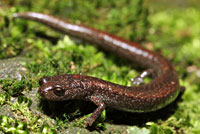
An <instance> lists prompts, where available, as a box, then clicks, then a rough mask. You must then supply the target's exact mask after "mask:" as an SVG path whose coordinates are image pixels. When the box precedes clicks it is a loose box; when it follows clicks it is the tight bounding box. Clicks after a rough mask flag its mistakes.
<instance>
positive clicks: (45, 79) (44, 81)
mask: <svg viewBox="0 0 200 134" xmlns="http://www.w3.org/2000/svg"><path fill="white" fill-rule="evenodd" d="M47 81H48V78H47V77H42V78H40V80H39V84H40V86H42V85H43V84H44V83H47Z"/></svg>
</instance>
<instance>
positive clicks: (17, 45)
mask: <svg viewBox="0 0 200 134" xmlns="http://www.w3.org/2000/svg"><path fill="white" fill-rule="evenodd" d="M55 3H56V4H55ZM151 4H153V3H148V4H146V7H144V6H143V2H142V1H141V0H137V1H134V2H133V1H131V0H118V1H114V0H112V1H107V0H101V1H100V0H95V1H89V0H87V1H83V0H76V1H73V0H52V1H48V0H44V1H41V0H32V1H31V0H30V1H26V0H18V1H14V0H8V1H4V2H2V1H1V2H0V30H1V32H0V58H1V59H6V58H10V57H15V56H19V55H20V56H22V57H26V58H27V59H29V62H23V65H24V66H25V67H26V68H27V70H28V73H27V74H25V76H24V77H23V78H22V79H21V81H16V80H12V79H6V80H5V79H1V80H0V83H1V86H0V88H1V89H2V90H3V91H2V92H1V94H0V106H1V107H4V106H9V107H10V108H11V109H12V114H13V115H14V116H12V117H8V116H5V115H3V114H2V115H1V116H0V123H1V126H0V130H1V131H3V132H10V133H28V132H31V133H55V132H63V131H64V130H65V129H66V128H71V127H77V126H78V127H84V125H83V121H84V119H85V118H86V117H87V116H89V113H91V112H92V110H89V111H90V112H89V113H88V111H86V112H85V111H84V110H82V109H84V106H87V105H88V103H87V104H85V103H83V102H72V104H73V105H76V106H74V108H72V111H73V110H74V111H73V112H71V113H69V114H60V116H55V118H54V119H55V120H54V121H53V123H52V122H49V121H48V120H49V119H51V117H50V116H47V119H46V117H45V119H44V117H43V116H42V115H41V114H38V113H35V112H33V110H31V109H30V106H31V105H32V102H33V101H35V100H32V99H30V98H29V97H27V96H26V95H23V92H24V91H25V92H28V91H30V90H31V89H32V90H36V89H37V88H38V87H39V85H38V80H39V78H41V77H42V76H52V75H56V74H65V73H77V74H80V73H81V74H84V75H90V76H94V77H98V78H102V79H104V80H108V81H111V82H115V83H119V84H123V85H130V81H129V79H130V78H132V77H134V76H136V75H137V74H138V73H139V72H138V71H136V70H134V69H133V68H132V67H134V65H131V64H129V62H128V61H126V60H123V59H119V58H118V57H116V56H115V55H114V54H111V53H109V52H104V51H102V50H101V49H98V48H96V47H94V46H93V45H92V44H91V43H88V42H83V41H80V40H77V39H75V40H72V39H70V38H69V37H68V36H66V35H62V34H60V33H57V32H55V31H53V30H52V29H50V28H47V27H45V26H44V25H41V24H38V23H35V22H30V21H25V20H21V19H17V20H13V19H12V14H13V13H15V12H23V11H30V10H31V11H36V12H43V13H48V14H53V15H56V16H57V17H60V18H64V19H66V18H68V19H69V20H70V21H71V22H73V23H76V24H80V23H81V24H82V23H83V24H85V25H90V26H91V27H95V28H98V29H101V30H104V31H107V32H110V33H113V34H117V35H118V36H121V37H123V38H126V39H129V40H132V41H135V42H138V43H140V44H141V45H143V46H144V47H146V48H148V49H150V50H153V51H156V52H158V53H161V54H162V55H164V56H165V57H166V58H167V59H169V60H170V62H171V63H172V64H173V65H174V66H175V68H176V70H177V72H178V75H179V78H180V83H181V85H183V86H185V87H186V91H185V92H184V94H183V95H182V96H181V98H182V100H180V99H179V101H178V102H177V103H176V106H174V105H172V106H169V107H167V108H166V109H165V110H164V111H162V110H161V112H158V113H154V114H146V115H144V117H143V118H145V119H140V118H139V120H141V121H138V118H136V119H135V117H132V116H134V114H133V115H129V114H128V113H123V112H122V113H120V112H119V113H120V114H119V113H118V112H116V111H114V110H109V109H108V110H107V111H106V112H107V113H108V115H107V117H106V120H105V113H104V114H103V115H102V118H103V119H102V120H101V121H99V123H98V124H97V125H96V126H95V127H94V128H95V129H100V131H101V132H102V133H109V132H118V133H119V132H121V131H120V130H110V129H109V131H108V130H107V129H108V128H106V127H107V123H108V122H111V124H112V123H113V124H125V125H128V126H129V127H128V129H127V130H125V131H127V132H129V133H131V132H135V133H136V132H137V133H144V134H146V133H152V134H154V133H155V134H157V133H158V134H162V133H163V134H165V133H166V134H171V133H180V134H182V133H185V134H188V133H196V134H198V133H200V128H199V126H200V115H199V113H200V106H199V105H198V104H199V99H198V98H199V97H200V85H199V83H200V78H199V77H200V71H199V68H200V62H199V61H200V53H199V52H200V38H199V37H200V23H199V22H200V10H199V9H197V8H194V7H191V6H190V7H187V6H186V7H182V8H176V7H173V8H167V5H166V8H165V6H162V8H161V9H159V8H156V9H157V10H154V9H155V7H153V8H152V6H151ZM35 93H36V92H35ZM13 96H14V97H13ZM16 96H20V97H16ZM12 98H15V99H16V101H15V102H13V99H12ZM40 99H41V98H40V97H39V96H38V97H37V100H40ZM79 103H81V105H80V104H79ZM82 105H83V108H81V107H80V108H79V106H82ZM70 106H72V105H70ZM91 107H93V106H92V105H91ZM170 108H172V109H171V110H170ZM42 109H43V108H41V109H40V110H39V111H40V112H41V113H42ZM91 109H92V108H91ZM166 111H167V113H166ZM157 114H161V115H164V117H163V116H158V117H157ZM166 115H167V116H166ZM135 116H140V117H141V115H137V114H136V115H135ZM142 116H143V115H142ZM149 116H156V117H155V118H154V117H149ZM130 117H131V118H130ZM132 118H133V119H132ZM141 118H142V117H141ZM104 120H105V121H104ZM116 120H117V121H116ZM118 120H119V121H118ZM127 120H128V121H127ZM71 121H72V123H70V122H71ZM142 127H143V129H140V128H142Z"/></svg>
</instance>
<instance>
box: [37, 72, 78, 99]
mask: <svg viewBox="0 0 200 134" xmlns="http://www.w3.org/2000/svg"><path fill="white" fill-rule="evenodd" d="M39 84H40V89H39V91H38V92H39V94H40V95H41V96H42V97H43V98H44V99H47V100H50V101H62V100H69V99H74V98H79V97H80V96H81V94H80V93H81V92H80V90H81V89H80V88H79V85H77V81H75V80H74V79H73V77H72V75H58V76H51V77H43V78H41V79H40V80H39Z"/></svg>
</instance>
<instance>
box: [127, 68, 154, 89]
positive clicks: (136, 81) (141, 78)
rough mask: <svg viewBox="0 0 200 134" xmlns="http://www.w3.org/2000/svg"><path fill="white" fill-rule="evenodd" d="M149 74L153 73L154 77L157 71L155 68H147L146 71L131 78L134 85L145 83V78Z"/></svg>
mask: <svg viewBox="0 0 200 134" xmlns="http://www.w3.org/2000/svg"><path fill="white" fill-rule="evenodd" d="M149 75H152V77H154V75H155V73H154V70H153V69H148V70H145V71H144V72H142V73H141V74H139V75H138V76H137V77H135V78H132V79H131V82H132V86H137V85H141V84H143V83H144V78H146V77H147V76H149Z"/></svg>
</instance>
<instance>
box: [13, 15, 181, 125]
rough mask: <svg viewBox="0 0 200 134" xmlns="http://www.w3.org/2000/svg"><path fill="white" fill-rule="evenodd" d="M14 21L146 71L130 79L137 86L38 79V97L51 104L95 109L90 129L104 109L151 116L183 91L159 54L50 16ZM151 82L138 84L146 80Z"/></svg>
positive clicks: (59, 77)
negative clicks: (78, 102)
mask: <svg viewBox="0 0 200 134" xmlns="http://www.w3.org/2000/svg"><path fill="white" fill-rule="evenodd" d="M14 18H24V19H30V20H34V21H38V22H40V23H43V24H45V25H48V26H49V27H51V28H53V29H55V30H58V31H60V32H63V33H66V34H69V35H71V36H75V37H78V38H81V39H83V40H86V41H89V42H93V43H95V44H97V45H98V46H99V47H101V48H103V49H105V50H108V51H110V52H113V53H116V55H118V56H119V57H122V58H126V59H128V60H130V61H131V62H133V63H138V64H139V65H141V66H142V67H144V68H147V70H146V71H144V72H143V73H141V75H139V76H138V77H136V78H134V79H132V81H133V83H134V84H137V85H138V86H123V85H119V84H115V83H111V82H108V81H104V80H101V79H98V78H94V77H90V76H84V75H77V74H65V75H57V76H51V77H43V78H41V79H40V81H39V84H40V89H39V93H40V95H41V96H42V97H43V98H45V99H47V100H51V101H62V100H70V99H82V100H86V101H91V102H93V103H94V104H95V105H97V109H96V110H95V111H94V112H93V113H92V115H91V116H90V117H88V118H87V120H86V124H87V125H89V126H91V125H92V124H93V122H94V121H95V120H96V119H97V118H98V117H99V115H101V113H102V111H103V110H104V109H105V108H106V107H112V108H116V109H119V110H124V111H128V112H150V111H155V110H158V109H161V108H163V107H165V106H166V105H168V104H170V103H171V102H173V101H174V100H175V99H176V98H177V96H178V94H179V93H180V92H181V91H182V90H183V88H182V87H181V86H180V85H179V81H178V77H177V74H176V72H175V70H174V68H173V66H172V65H171V64H170V63H169V61H168V60H167V59H165V58H164V57H163V56H161V55H160V54H158V53H155V52H152V51H150V50H147V49H145V48H143V47H141V46H140V45H138V44H137V43H133V42H131V41H128V40H124V39H122V38H120V37H117V36H115V35H111V34H109V33H106V32H103V31H100V30H97V29H93V28H90V27H86V26H82V25H76V24H71V23H69V22H67V21H62V20H60V19H57V18H55V17H53V16H50V15H46V14H41V13H34V12H26V13H16V14H14ZM151 74H154V75H153V80H152V81H151V82H150V83H147V84H141V83H142V82H143V79H144V78H145V77H146V76H149V75H151Z"/></svg>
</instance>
